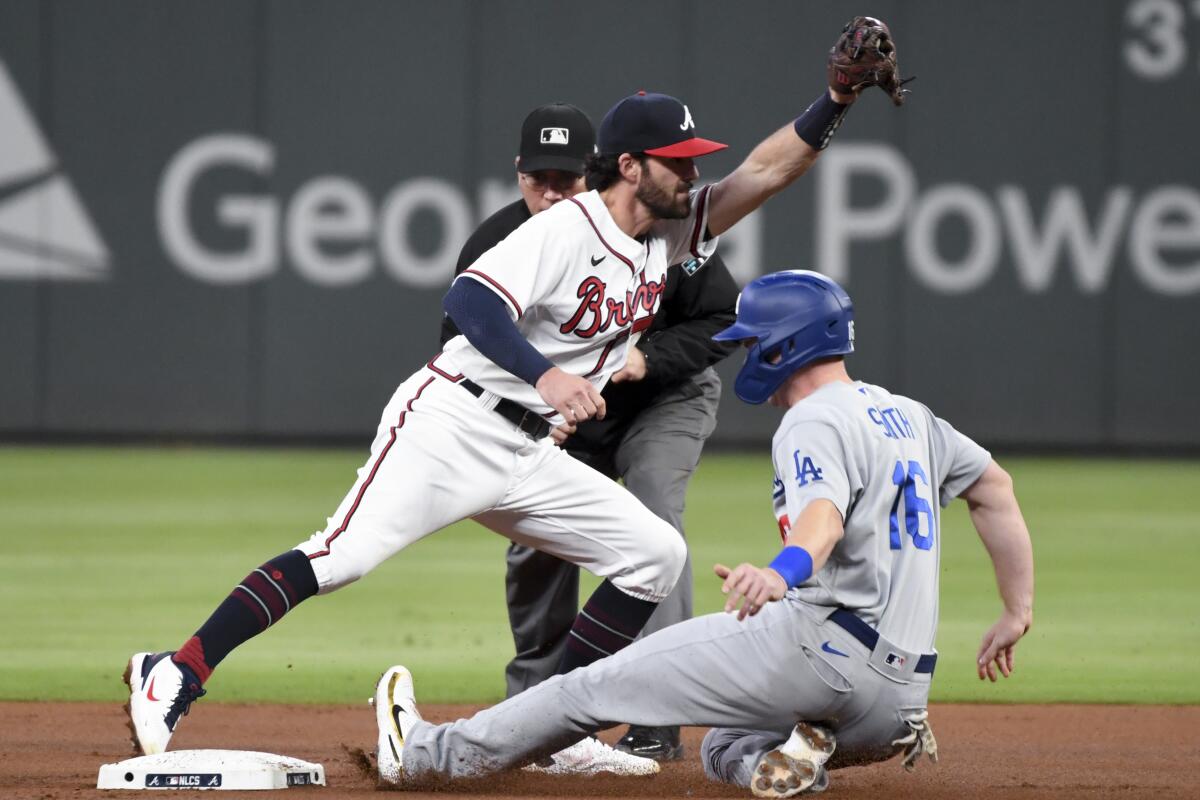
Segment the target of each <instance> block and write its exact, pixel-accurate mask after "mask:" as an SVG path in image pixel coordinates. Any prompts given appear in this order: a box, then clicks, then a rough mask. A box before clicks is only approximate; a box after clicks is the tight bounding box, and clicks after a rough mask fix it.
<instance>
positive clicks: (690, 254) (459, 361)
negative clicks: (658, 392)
mask: <svg viewBox="0 0 1200 800" xmlns="http://www.w3.org/2000/svg"><path fill="white" fill-rule="evenodd" d="M709 189H710V187H708V186H705V187H704V188H702V189H698V190H695V191H693V192H692V193H691V195H690V197H689V213H688V216H687V217H686V218H684V219H677V220H659V221H657V222H655V223H654V225H653V227H652V228H651V229H650V231H649V232H648V233H647V234H646V235H645V236H644V237H643V238H642V239H641V240H638V239H633V238H631V237H629V236H626V235H625V233H624V232H623V231H622V230H621V229H620V227H618V226H617V224H616V222H615V221H614V220H613V218H612V216H611V215H610V214H609V213H608V208H607V207H606V206H605V205H604V200H603V198H602V197H601V196H600V195H599V193H597V192H584V193H583V194H580V195H576V196H575V197H572V198H570V199H568V200H564V201H562V202H559V203H556V204H555V205H554V206H552V207H550V208H549V209H548V210H546V211H543V212H542V213H540V214H537V215H535V216H534V217H532V218H531V219H529V220H528V221H526V222H525V223H524V224H523V225H521V226H520V227H519V228H517V229H516V230H515V231H513V232H512V233H511V234H509V235H508V237H507V238H505V239H504V240H502V241H501V242H499V243H498V244H497V245H496V246H495V247H493V248H492V249H491V250H489V251H487V252H486V253H484V254H483V255H482V256H480V258H479V260H477V261H476V262H475V263H474V264H473V265H471V266H470V267H469V268H468V269H466V270H464V271H463V272H462V273H461V274H460V275H459V276H458V278H456V280H473V281H477V282H478V283H480V284H482V285H484V286H486V287H487V288H488V289H490V290H491V291H493V292H495V293H496V294H497V295H498V296H499V297H500V298H501V300H503V301H504V303H505V305H506V306H507V307H508V310H509V314H510V316H511V317H512V318H513V319H514V320H515V323H516V326H517V329H518V330H519V331H520V332H521V335H523V336H524V337H525V338H526V339H528V340H529V343H530V344H532V345H533V346H534V348H535V349H537V350H538V351H539V352H540V353H542V354H543V355H544V356H546V358H548V359H549V360H550V362H551V363H552V364H554V366H556V367H558V368H559V369H562V370H563V371H565V372H568V373H570V374H572V375H578V376H580V377H584V378H587V379H589V380H590V381H591V382H592V383H593V384H594V385H595V386H596V388H597V389H602V388H604V384H605V383H607V382H608V379H609V377H611V376H612V374H613V373H614V372H616V371H617V370H619V369H620V368H621V367H623V366H624V365H625V359H626V356H627V355H628V352H629V346H630V345H631V344H632V343H633V342H634V341H636V339H637V336H638V334H640V333H641V332H642V331H644V330H645V329H646V328H649V327H650V324H651V323H652V322H653V320H654V315H655V314H656V313H657V312H658V307H659V304H660V303H661V301H662V293H663V288H664V286H665V282H666V274H667V266H668V265H669V264H677V263H679V262H681V261H683V260H685V259H697V260H703V259H706V258H708V257H709V256H711V255H712V254H713V252H715V250H716V246H717V240H716V238H715V237H714V238H712V239H706V238H705V236H704V233H705V231H706V229H707V226H708V194H709ZM436 366H437V367H438V369H439V370H441V371H443V372H445V373H447V374H454V373H461V374H463V375H465V376H466V377H468V378H470V379H471V380H472V381H474V382H475V383H477V384H479V385H480V386H482V387H483V388H484V389H486V390H487V391H489V392H491V393H493V394H495V395H498V396H500V397H504V398H507V399H509V400H513V401H515V402H517V403H520V404H521V405H523V406H525V407H526V408H528V409H530V410H532V411H535V412H537V413H539V414H542V415H543V416H545V417H546V418H547V419H549V420H550V422H551V423H552V424H558V423H559V422H561V421H562V418H561V416H559V415H558V414H557V413H555V412H554V409H552V408H550V407H549V406H548V405H546V404H545V402H544V401H543V400H542V398H541V396H540V395H539V394H538V393H537V390H536V389H534V387H532V386H530V385H529V384H527V383H525V382H524V381H522V380H521V379H520V378H517V377H516V376H514V375H512V374H511V373H509V372H507V371H505V370H503V369H501V368H500V367H498V366H496V365H495V364H494V363H492V362H491V361H490V360H488V359H487V358H486V357H484V356H483V355H481V354H480V353H479V351H478V350H476V349H475V348H474V347H472V346H471V343H470V342H468V341H467V339H466V337H465V336H457V337H455V338H454V339H451V340H450V341H449V342H447V343H446V347H445V348H444V350H443V354H442V355H441V356H439V357H438V358H437V364H436Z"/></svg>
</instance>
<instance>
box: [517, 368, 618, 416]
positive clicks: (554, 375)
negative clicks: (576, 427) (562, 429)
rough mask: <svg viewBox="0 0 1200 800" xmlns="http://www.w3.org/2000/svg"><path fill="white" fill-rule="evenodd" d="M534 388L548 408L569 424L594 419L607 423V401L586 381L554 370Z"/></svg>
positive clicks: (548, 371)
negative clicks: (605, 402) (605, 419)
mask: <svg viewBox="0 0 1200 800" xmlns="http://www.w3.org/2000/svg"><path fill="white" fill-rule="evenodd" d="M534 388H535V389H537V392H538V394H539V395H541V396H542V399H543V400H545V401H546V405H548V406H550V407H551V408H553V409H554V410H555V411H557V412H558V413H559V414H562V415H563V419H564V420H566V421H567V422H571V423H574V424H579V423H580V422H583V421H584V420H586V419H591V418H592V417H595V418H596V419H604V410H605V404H604V398H603V397H601V396H600V392H598V391H596V387H595V386H593V385H592V382H591V381H589V380H588V379H587V378H581V377H579V376H578V375H572V374H570V373H569V372H564V371H563V370H561V369H559V368H558V367H551V368H550V369H548V370H546V371H545V372H544V373H543V374H542V377H540V378H538V382H537V386H535V387H534Z"/></svg>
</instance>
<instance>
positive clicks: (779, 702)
mask: <svg viewBox="0 0 1200 800" xmlns="http://www.w3.org/2000/svg"><path fill="white" fill-rule="evenodd" d="M828 612H829V609H819V608H816V607H814V606H810V605H808V604H806V603H803V602H801V601H799V600H795V599H793V598H792V597H790V596H789V597H788V598H785V599H784V600H782V601H780V602H777V603H768V604H767V606H766V607H764V608H763V610H762V611H761V612H759V613H758V615H756V616H754V617H750V618H748V619H747V620H745V621H744V622H739V621H738V620H737V618H736V616H734V615H732V614H708V615H706V616H703V617H698V618H696V619H692V620H688V621H686V622H681V623H680V624H678V625H673V626H671V627H669V628H666V629H665V630H661V631H659V632H657V633H655V634H654V635H652V636H647V637H646V638H644V639H640V640H639V641H636V642H634V643H633V644H631V645H630V646H629V647H627V648H625V649H624V650H621V651H620V652H618V653H616V654H614V655H612V656H609V657H608V658H604V659H601V660H600V661H597V662H595V663H594V664H591V665H589V666H587V667H582V668H580V669H576V670H573V671H572V672H570V673H568V674H566V675H556V676H554V677H552V678H550V679H549V680H546V681H543V682H542V683H540V684H538V685H537V686H534V687H533V688H531V689H529V690H528V691H525V692H522V693H521V694H519V695H517V696H516V697H511V698H509V699H508V700H505V701H504V702H503V703H500V704H499V705H497V706H492V707H491V708H488V709H484V710H483V711H480V712H479V713H478V714H476V715H475V716H473V717H470V718H469V719H460V720H458V721H456V722H452V723H448V724H445V725H432V724H429V723H425V722H419V723H417V724H416V725H414V726H413V728H412V729H411V730H410V731H408V735H407V736H406V737H405V743H404V751H403V754H402V757H403V767H404V772H405V775H406V776H407V777H408V778H410V779H414V780H419V779H421V778H422V777H426V776H431V775H436V776H440V777H443V778H462V777H478V776H481V775H486V774H488V773H491V772H495V771H498V770H502V769H507V768H509V767H515V766H520V765H522V764H525V763H527V762H529V761H531V760H534V759H537V758H540V757H542V756H545V755H548V754H550V753H554V752H556V751H558V750H560V749H561V748H563V747H566V746H568V745H570V744H572V743H574V742H576V741H578V740H579V739H580V738H582V737H583V736H584V735H586V734H589V733H592V732H595V731H597V730H602V729H604V728H608V727H611V726H613V725H616V724H618V723H619V722H628V723H631V724H635V725H652V726H659V725H708V726H714V727H717V728H720V729H724V730H722V731H720V732H719V734H718V735H721V734H724V736H723V741H720V742H713V741H711V740H706V743H705V745H706V746H705V748H704V757H705V761H706V770H707V772H708V774H709V775H710V776H711V777H714V778H718V779H720V780H725V781H729V782H732V783H738V784H741V785H746V784H745V781H746V780H747V779H748V769H746V768H745V763H746V761H748V760H750V759H754V760H757V757H758V755H761V753H762V752H765V750H766V749H769V748H770V747H773V746H776V745H778V744H779V743H780V742H782V741H783V739H784V738H785V737H786V735H787V732H788V731H789V730H790V729H791V727H792V726H793V725H795V723H796V721H797V720H809V721H813V722H822V723H824V724H827V725H829V726H830V727H831V728H832V729H833V731H834V734H835V735H836V737H837V740H838V748H837V753H836V754H835V762H834V763H832V764H831V765H832V766H834V767H836V766H842V765H847V764H852V763H865V762H869V761H877V760H880V759H884V758H888V757H890V756H891V755H892V754H894V753H895V752H896V748H895V747H893V746H892V744H891V742H892V741H893V740H895V739H897V738H899V737H900V736H903V735H904V734H905V733H907V732H908V730H909V728H908V726H907V724H906V723H905V722H904V718H905V716H906V715H911V714H912V713H913V712H915V711H919V710H920V709H923V708H924V707H925V705H926V702H927V699H928V696H929V681H930V676H929V675H928V674H924V675H922V674H915V675H910V676H909V677H908V678H906V679H900V678H897V677H890V676H884V675H883V674H882V673H881V672H879V671H878V669H877V668H876V667H874V666H872V664H871V663H870V662H871V658H872V655H871V651H870V650H869V649H868V648H866V647H865V646H863V645H862V644H861V643H860V642H859V641H858V640H857V639H855V638H854V637H853V636H851V635H850V634H849V633H847V632H846V631H845V630H844V629H842V628H841V627H839V626H837V625H836V624H834V623H832V622H829V621H827V620H826V619H825V615H826V614H828ZM822 643H826V644H829V645H830V647H831V648H832V650H833V651H834V652H837V653H838V655H833V656H830V655H826V654H825V652H823V651H822V649H821V648H822ZM842 654H844V655H842ZM913 663H914V664H915V663H916V659H915V657H914V659H913ZM417 678H418V680H417V686H418V687H419V686H420V676H417ZM729 729H732V730H729ZM750 732H763V734H762V735H761V736H757V737H754V736H753V735H749V736H748V735H747V734H750ZM772 733H774V735H773V736H772ZM750 765H751V766H752V765H753V761H752V760H751V761H750Z"/></svg>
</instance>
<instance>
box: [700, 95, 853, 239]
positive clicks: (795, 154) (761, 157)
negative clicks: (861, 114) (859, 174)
mask: <svg viewBox="0 0 1200 800" xmlns="http://www.w3.org/2000/svg"><path fill="white" fill-rule="evenodd" d="M828 93H829V94H828V97H829V101H830V102H829V103H828V104H826V103H824V102H823V99H824V98H822V99H819V100H818V101H817V102H816V103H813V105H812V106H811V107H810V108H809V110H808V111H805V112H804V115H802V116H801V118H800V120H803V119H804V117H805V116H808V115H813V116H822V117H828V121H827V125H828V126H833V127H836V126H837V124H840V121H841V116H842V114H844V113H845V110H846V108H847V107H848V106H849V105H850V104H851V103H853V102H854V100H855V95H853V94H839V93H837V92H835V91H834V90H833V89H832V88H831V89H829V90H828ZM800 120H797V123H788V124H787V125H784V126H783V127H782V128H780V129H779V130H777V131H775V132H774V133H772V134H771V135H770V136H768V137H767V138H766V139H764V140H763V141H762V142H760V143H759V144H758V146H757V147H755V148H754V149H753V150H752V151H750V155H749V156H747V157H746V160H745V161H743V162H742V163H741V165H740V166H739V167H738V168H737V169H735V170H734V171H733V172H731V173H730V174H729V175H726V176H725V177H724V178H722V179H721V180H720V181H718V182H717V183H716V184H715V185H714V186H713V188H712V192H711V194H710V195H709V211H708V231H709V233H711V234H712V235H713V236H720V235H721V234H722V233H724V232H725V231H727V230H729V229H730V228H732V227H733V226H734V225H736V224H737V223H738V221H739V220H741V219H742V217H745V216H746V215H747V214H749V213H750V212H751V211H754V210H755V209H756V208H758V207H759V206H761V205H762V204H763V203H765V202H766V201H767V199H768V198H770V197H771V196H772V195H775V194H778V193H779V192H781V191H783V190H784V189H786V188H787V187H788V186H790V185H791V184H792V182H793V181H795V180H796V179H797V178H799V177H800V176H801V175H803V174H804V173H806V172H808V169H809V167H811V166H812V165H813V163H814V162H815V161H816V160H817V156H818V155H820V152H821V151H820V150H818V149H817V147H815V146H814V144H817V143H818V142H816V141H814V143H813V144H810V143H809V142H807V141H805V140H804V139H802V138H801V136H800V133H799V132H798V128H797V124H798V123H800ZM818 122H819V120H818ZM800 127H803V125H800Z"/></svg>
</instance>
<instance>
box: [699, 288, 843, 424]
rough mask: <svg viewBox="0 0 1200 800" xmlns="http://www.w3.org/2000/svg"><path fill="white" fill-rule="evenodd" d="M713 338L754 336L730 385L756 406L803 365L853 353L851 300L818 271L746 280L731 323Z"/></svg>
mask: <svg viewBox="0 0 1200 800" xmlns="http://www.w3.org/2000/svg"><path fill="white" fill-rule="evenodd" d="M713 339H716V340H717V341H742V340H745V339H753V340H754V344H753V345H752V346H751V347H750V352H749V353H748V354H747V355H746V363H745V364H743V365H742V369H741V371H740V372H738V376H737V381H736V382H735V383H734V385H733V388H734V392H735V393H736V394H737V396H738V397H740V398H741V399H742V400H744V401H745V402H747V403H755V404H758V403H762V402H764V401H765V400H766V399H767V398H769V397H770V396H771V395H772V394H774V393H775V390H776V389H778V388H779V387H780V386H781V385H782V384H783V382H784V381H785V380H787V379H788V377H789V376H790V375H791V374H792V373H793V372H795V371H796V370H798V369H800V368H801V367H803V366H804V365H805V364H807V363H809V362H811V361H814V360H816V359H818V358H824V357H826V356H837V355H845V354H846V353H852V352H854V304H853V303H852V302H850V295H848V294H846V290H845V289H843V288H842V287H841V286H838V285H837V283H835V282H834V281H832V280H830V279H829V278H826V277H825V276H824V275H821V274H820V273H817V272H809V271H808V270H803V269H792V270H785V271H783V272H772V273H771V274H769V275H763V276H762V277H760V278H755V279H754V280H752V281H751V282H750V283H748V284H746V288H745V289H743V290H742V294H741V296H740V297H738V304H737V321H736V322H734V323H733V324H732V325H730V326H729V327H728V328H726V329H725V330H723V331H721V332H720V333H718V334H717V335H716V336H714V337H713Z"/></svg>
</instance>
